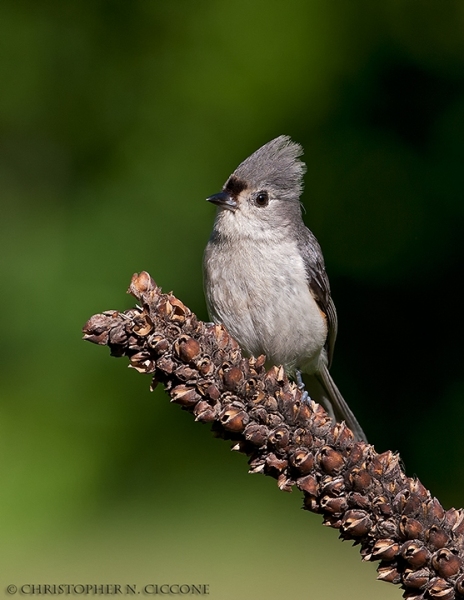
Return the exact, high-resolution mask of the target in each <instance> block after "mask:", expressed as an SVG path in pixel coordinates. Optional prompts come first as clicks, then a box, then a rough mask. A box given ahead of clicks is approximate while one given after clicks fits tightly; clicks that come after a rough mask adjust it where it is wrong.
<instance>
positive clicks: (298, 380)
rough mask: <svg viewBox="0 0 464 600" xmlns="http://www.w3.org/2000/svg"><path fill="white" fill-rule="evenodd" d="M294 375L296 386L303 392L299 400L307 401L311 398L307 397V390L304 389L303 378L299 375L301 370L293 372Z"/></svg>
mask: <svg viewBox="0 0 464 600" xmlns="http://www.w3.org/2000/svg"><path fill="white" fill-rule="evenodd" d="M295 377H296V384H297V386H298V389H299V390H301V391H302V392H303V393H302V394H301V402H309V401H310V400H311V398H310V397H309V394H308V392H307V391H306V390H305V384H304V382H303V378H302V376H301V371H297V372H296V373H295Z"/></svg>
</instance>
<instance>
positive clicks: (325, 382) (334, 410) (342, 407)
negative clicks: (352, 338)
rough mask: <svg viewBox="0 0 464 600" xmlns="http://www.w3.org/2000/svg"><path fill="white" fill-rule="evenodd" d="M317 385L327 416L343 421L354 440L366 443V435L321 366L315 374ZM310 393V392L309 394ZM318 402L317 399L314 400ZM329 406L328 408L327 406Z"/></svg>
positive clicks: (324, 367)
mask: <svg viewBox="0 0 464 600" xmlns="http://www.w3.org/2000/svg"><path fill="white" fill-rule="evenodd" d="M315 377H316V379H317V381H318V383H319V384H320V385H321V387H322V389H323V392H324V394H323V395H324V397H323V398H322V399H321V404H322V405H323V406H324V408H325V409H326V410H327V412H328V413H329V415H330V416H331V417H332V418H333V419H334V420H335V421H336V422H337V423H339V422H340V421H345V423H346V424H347V425H348V427H349V428H350V429H351V431H352V432H353V433H354V436H355V438H356V439H358V440H360V441H363V442H367V438H366V434H365V433H364V431H363V430H362V427H361V425H360V424H359V423H358V420H357V419H356V417H355V416H354V414H353V412H352V410H351V408H350V407H349V406H348V404H347V403H346V402H345V399H344V398H343V396H342V395H341V394H340V391H339V389H338V387H337V386H336V385H335V382H334V380H333V379H332V377H331V376H330V373H329V370H328V369H327V367H326V366H324V365H322V367H321V369H320V371H319V372H318V373H315ZM310 393H311V392H310ZM315 400H316V401H318V402H319V399H318V398H315ZM328 405H330V406H328Z"/></svg>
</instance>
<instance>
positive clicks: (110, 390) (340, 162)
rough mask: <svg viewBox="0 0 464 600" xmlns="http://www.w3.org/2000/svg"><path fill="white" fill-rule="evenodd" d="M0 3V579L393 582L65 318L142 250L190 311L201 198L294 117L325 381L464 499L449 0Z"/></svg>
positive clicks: (223, 587)
mask: <svg viewBox="0 0 464 600" xmlns="http://www.w3.org/2000/svg"><path fill="white" fill-rule="evenodd" d="M0 22H1V24H2V26H1V29H2V43H1V53H2V54H1V63H0V68H1V78H0V81H1V84H2V86H1V87H2V90H1V93H0V187H1V190H0V197H1V210H2V214H1V219H0V230H1V241H2V252H1V267H2V270H1V281H2V290H3V293H2V294H1V299H0V302H1V306H0V319H1V320H2V325H1V332H2V348H3V352H2V361H1V369H2V374H1V380H0V386H1V387H0V394H1V403H0V409H1V416H0V427H1V435H0V445H1V457H2V458H1V472H2V485H1V492H0V519H1V530H2V543H1V551H2V565H3V567H2V571H3V572H2V575H1V578H0V579H1V580H0V588H1V590H0V594H3V593H4V589H5V587H6V586H7V585H8V584H10V583H12V584H16V585H18V586H19V585H21V584H28V583H83V584H85V583H122V584H126V583H131V584H132V583H135V584H137V585H139V586H140V587H142V586H143V585H145V584H150V583H163V582H170V583H185V582H187V583H209V584H210V585H211V588H210V589H211V594H210V596H211V597H212V598H218V599H221V600H222V599H228V598H253V599H257V600H260V599H262V598H263V599H264V598H266V600H271V599H274V598H276V599H277V598H282V597H291V598H313V599H315V598H318V599H325V598H327V599H328V598H333V597H336V596H339V595H340V594H343V596H344V597H345V598H348V597H349V598H364V597H365V598H371V597H372V595H373V594H375V597H376V598H396V597H399V594H400V592H399V590H395V589H394V588H391V589H390V587H389V586H387V585H385V584H380V583H376V582H375V581H374V577H375V573H374V567H373V566H372V565H370V566H369V565H362V564H361V563H360V561H359V559H358V555H357V551H356V550H355V549H350V548H349V546H348V544H344V545H342V544H341V543H339V542H337V541H336V534H335V532H333V531H330V530H326V529H324V528H322V527H321V526H320V524H319V523H320V518H319V517H317V516H314V515H309V514H306V513H303V512H302V511H300V510H299V506H300V503H301V500H300V497H299V494H298V493H293V494H292V495H285V494H282V493H279V492H278V491H277V489H276V486H275V482H274V481H267V480H266V479H264V478H262V477H251V476H249V475H247V473H246V472H247V466H246V459H245V458H244V457H243V456H236V455H235V454H231V453H230V452H229V449H228V444H227V443H225V442H222V441H217V440H214V439H213V438H212V436H211V434H210V433H209V431H208V429H207V428H206V427H201V426H199V425H197V424H195V423H194V422H193V419H191V417H190V416H189V415H187V414H185V413H183V412H182V411H180V410H179V409H178V407H176V406H171V405H169V403H168V402H167V399H166V397H165V396H164V394H163V392H162V390H157V391H156V392H155V393H154V394H150V393H149V392H148V386H149V379H148V378H144V377H142V376H140V375H138V374H137V373H135V372H134V371H128V370H127V369H126V362H125V361H124V360H115V359H111V358H110V357H109V356H108V353H107V352H106V351H105V350H104V349H100V348H97V347H94V346H91V345H89V344H84V343H83V342H82V341H80V337H81V327H82V325H83V324H84V322H85V321H86V320H87V318H88V317H89V316H90V315H91V314H93V313H96V312H99V311H101V310H104V309H110V308H119V309H122V308H126V307H128V306H130V305H131V299H130V298H129V297H127V296H125V295H124V290H125V289H126V287H127V285H128V283H129V280H130V277H131V275H132V273H133V272H135V271H140V270H142V269H146V270H148V271H149V272H150V273H151V274H152V275H153V277H154V278H155V279H156V281H157V282H158V283H159V284H160V285H162V286H163V288H164V289H165V290H166V291H169V290H171V289H172V290H173V291H174V293H175V294H176V295H177V296H178V297H180V298H181V299H182V300H183V301H184V302H186V303H187V304H188V305H189V306H190V307H191V308H192V309H193V310H195V311H196V312H197V313H198V315H199V316H200V317H201V318H206V310H205V304H204V300H203V292H202V282H201V260H202V251H203V247H204V245H205V243H206V240H207V238H208V235H209V231H210V229H211V226H212V221H213V216H214V210H213V208H212V207H211V206H210V205H208V204H207V203H206V202H205V201H204V199H205V198H206V196H208V195H210V194H212V193H214V192H216V191H219V189H220V187H221V185H222V184H223V182H224V181H225V179H226V177H227V176H228V175H229V173H230V172H231V171H232V170H233V169H234V168H235V167H236V166H237V164H238V162H240V161H241V160H242V159H244V158H245V157H246V156H247V155H248V154H250V153H251V152H252V151H253V150H255V149H256V148H257V147H258V146H260V145H261V144H263V143H265V142H267V141H268V140H270V139H271V138H273V137H275V136H277V135H280V134H282V133H286V134H289V135H291V136H292V137H293V138H294V139H295V140H297V141H298V142H300V143H302V144H303V145H304V147H305V160H306V163H307V165H308V172H307V175H306V188H305V194H304V197H303V202H304V205H305V207H306V215H305V220H306V223H307V224H308V225H309V227H310V228H311V229H312V230H313V231H314V232H315V234H316V235H317V237H318V238H319V240H320V242H321V245H322V247H323V250H324V254H325V257H326V263H327V269H328V272H329V276H330V278H331V284H332V289H333V296H334V299H335V303H336V306H337V309H338V313H339V323H340V325H339V338H338V342H337V346H336V351H335V362H334V366H333V375H334V378H335V380H336V381H337V384H338V385H339V387H340V388H341V390H342V392H343V393H344V394H345V396H346V398H347V399H348V401H349V403H350V405H352V407H353V408H354V410H355V412H356V414H357V415H358V417H359V420H360V421H361V423H362V424H363V426H364V428H365V431H366V433H367V434H368V437H369V438H370V440H371V441H372V442H373V443H374V444H375V445H376V448H377V449H378V450H385V449H387V448H390V449H392V450H398V451H400V453H401V455H402V457H403V460H404V462H405V465H406V469H407V471H408V473H409V474H411V475H412V474H417V475H418V476H419V477H420V478H421V480H422V481H423V483H424V484H425V485H427V486H429V487H430V488H431V489H432V491H433V493H434V494H436V495H437V496H438V497H439V498H440V499H441V500H442V502H443V503H444V505H445V506H446V507H449V506H451V505H456V506H462V505H463V504H464V486H463V484H462V481H463V475H464V467H463V464H464V461H463V453H464V441H463V439H464V438H463V436H462V422H463V417H464V403H463V400H464V377H463V370H462V365H463V348H462V337H463V333H464V316H463V314H462V285H461V278H462V275H463V262H464V243H463V220H464V203H463V192H462V189H463V181H462V180H463V162H462V161H463V158H464V142H463V140H464V4H463V2H462V1H461V0H455V1H453V0H449V1H447V2H415V1H413V0H411V1H409V0H407V1H405V2H398V1H395V0H384V1H383V2H372V1H370V0H355V1H351V2H342V1H333V2H332V1H330V2H328V1H326V0H309V1H308V0H288V1H286V2H285V3H282V2H278V1H277V0H266V1H264V0H259V1H252V2H250V1H249V0H247V1H244V0H240V1H225V0H223V1H220V0H203V1H198V2H193V1H188V0H176V1H166V2H162V1H155V0H152V1H148V0H145V1H133V2H128V1H127V0H121V1H103V0H91V1H88V2H87V1H82V2H72V1H71V2H57V1H51V0H50V1H43V2H37V0H30V1H29V2H28V1H25V0H24V1H23V0H4V1H3V2H2V3H1V5H0ZM347 590H352V591H351V592H349V594H348V593H347ZM355 590H357V591H355Z"/></svg>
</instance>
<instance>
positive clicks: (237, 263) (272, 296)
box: [203, 135, 366, 440]
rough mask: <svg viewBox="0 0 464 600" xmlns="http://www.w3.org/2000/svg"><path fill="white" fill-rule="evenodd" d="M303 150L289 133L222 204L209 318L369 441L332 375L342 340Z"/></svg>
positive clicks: (211, 260)
mask: <svg viewBox="0 0 464 600" xmlns="http://www.w3.org/2000/svg"><path fill="white" fill-rule="evenodd" d="M302 153H303V149H302V147H301V146H300V145H299V144H296V143H295V142H292V141H291V139H290V138H289V137H288V136H284V135H281V136H279V137H278V138H276V139H274V140H272V141H270V142H269V143H267V144H265V145H264V146H262V147H261V148H259V150H257V151H256V152H255V153H254V154H252V155H251V156H250V157H248V158H247V159H246V160H245V161H244V162H242V163H241V164H240V165H239V166H238V167H237V169H236V170H235V171H234V172H233V173H232V175H231V176H230V177H229V179H228V180H227V182H226V183H225V185H224V187H223V189H222V192H219V193H218V194H215V195H214V196H210V197H209V198H207V200H208V201H209V202H212V203H213V204H216V205H217V207H218V209H217V214H216V220H215V222H214V228H213V232H212V234H211V237H210V239H209V242H208V245H207V246H206V250H205V256H204V264H203V267H204V285H205V295H206V302H207V305H208V311H209V314H210V318H211V319H212V320H213V321H214V322H215V323H224V325H225V326H226V327H227V329H228V331H229V332H230V334H231V335H232V336H233V337H234V338H235V339H236V340H237V341H238V342H239V344H240V345H241V347H242V348H243V350H244V351H245V352H246V353H247V354H249V355H252V356H259V355H260V354H265V355H266V358H267V361H268V363H270V364H274V365H283V367H284V368H285V371H286V372H287V374H288V375H290V376H291V377H293V378H296V379H297V381H298V383H299V384H300V385H302V380H301V371H303V372H304V373H306V374H307V375H308V376H309V377H308V378H307V382H306V385H307V388H308V390H309V393H310V394H311V396H312V398H313V399H314V400H316V401H317V402H320V403H321V404H322V405H323V406H324V408H325V409H326V410H327V411H328V413H329V415H330V416H331V417H332V418H333V419H334V420H336V421H342V420H344V421H346V423H347V425H348V426H349V427H350V429H351V430H352V431H353V433H354V434H355V436H356V437H357V438H358V439H360V440H365V439H366V437H365V435H364V432H363V430H362V429H361V427H360V425H359V423H358V421H357V420H356V417H355V416H354V414H353V413H352V412H351V410H350V408H349V406H348V405H347V403H346V402H345V400H344V399H343V397H342V395H341V394H340V392H339V391H338V388H337V386H336V385H335V383H334V382H333V380H332V378H331V376H330V374H329V371H328V368H329V367H330V364H331V361H332V355H333V350H334V344H335V338H336V336H337V313H336V311H335V306H334V303H333V301H332V298H331V296H330V285H329V280H328V277H327V274H326V271H325V266H324V258H323V256H322V252H321V248H320V246H319V243H318V241H317V240H316V238H315V236H314V235H313V233H312V232H311V231H310V230H309V229H308V228H307V227H306V226H305V225H304V223H303V219H302V217H301V205H300V194H301V192H302V188H303V174H304V173H305V171H306V167H305V164H304V163H303V162H302V161H301V160H299V158H298V157H299V156H301V154H302Z"/></svg>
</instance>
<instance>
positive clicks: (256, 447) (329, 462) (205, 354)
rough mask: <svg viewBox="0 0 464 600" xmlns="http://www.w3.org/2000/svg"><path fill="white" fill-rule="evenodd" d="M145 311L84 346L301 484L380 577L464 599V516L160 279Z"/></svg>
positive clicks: (282, 483) (447, 599) (283, 483)
mask: <svg viewBox="0 0 464 600" xmlns="http://www.w3.org/2000/svg"><path fill="white" fill-rule="evenodd" d="M128 291H129V292H130V293H131V294H132V295H133V296H135V297H136V298H137V300H138V301H139V302H140V304H141V308H139V307H137V308H132V309H130V310H127V311H125V312H124V313H120V312H118V311H106V312H104V313H102V314H99V315H94V316H93V317H92V318H91V319H90V320H89V321H88V322H87V323H86V325H85V326H84V339H85V340H88V341H90V342H93V343H95V344H100V345H106V346H109V348H110V350H111V354H112V355H113V356H128V358H129V361H130V365H131V366H132V367H133V368H135V369H137V370H138V371H140V372H141V373H150V374H152V376H153V379H152V386H151V387H152V389H153V388H154V387H155V386H156V385H157V383H158V382H160V383H162V384H164V386H165V389H166V391H167V392H168V394H169V395H170V397H171V401H172V402H176V403H177V404H180V405H181V406H182V407H183V408H184V409H186V410H188V411H189V412H191V413H193V415H194V416H195V419H196V420H197V421H201V422H203V423H212V425H213V429H214V430H215V432H217V434H218V435H219V436H221V437H223V438H226V439H231V440H233V443H234V446H233V448H234V449H235V450H238V451H240V452H244V453H246V454H247V455H248V456H249V457H250V459H249V464H250V472H252V473H264V474H265V475H270V476H272V477H274V478H275V479H277V484H278V486H279V488H280V489H281V490H285V491H290V490H291V488H292V487H293V486H297V487H298V489H300V490H301V491H302V492H303V494H304V508H305V509H306V510H310V511H312V512H316V513H320V514H322V516H323V519H324V524H325V525H329V526H330V527H335V528H337V529H339V531H340V537H341V538H343V539H351V540H355V541H356V542H358V543H359V544H360V546H361V555H362V557H363V559H364V560H371V561H377V560H379V561H380V565H379V567H378V578H379V579H381V580H382V581H388V582H390V583H396V584H400V585H401V586H402V588H403V589H404V590H405V593H404V595H405V597H407V598H409V599H417V600H419V599H422V598H423V599H426V598H431V599H435V598H437V599H440V600H451V599H453V598H456V599H458V598H464V568H463V550H462V549H463V541H464V513H463V511H462V510H461V509H459V510H456V509H454V508H452V509H450V510H447V511H445V510H444V509H443V507H442V506H441V504H440V502H439V501H438V500H437V499H436V498H433V497H432V496H431V494H430V492H429V491H428V490H427V489H426V488H425V487H424V486H423V485H422V484H421V483H420V481H419V480H418V479H415V478H409V477H406V475H405V473H404V471H403V470H402V467H401V463H400V460H399V457H398V455H397V454H394V453H392V452H389V451H388V452H384V453H383V454H377V452H375V450H374V448H373V447H372V446H371V445H369V444H366V443H364V442H356V441H354V438H353V434H352V432H351V431H350V430H349V429H348V428H347V427H346V425H345V424H344V423H339V424H333V423H332V421H331V420H330V418H329V417H328V416H327V414H326V412H325V411H324V410H323V409H322V407H321V406H319V405H317V404H314V403H310V404H308V403H302V402H301V392H300V390H299V389H298V388H297V387H296V386H295V385H294V384H293V383H292V382H290V381H289V380H288V379H287V377H286V375H285V373H284V371H283V369H282V368H281V367H273V368H272V369H271V370H270V371H266V370H265V368H264V357H263V356H260V357H258V358H250V359H249V358H244V357H243V356H242V353H241V351H240V348H239V346H238V344H237V342H236V341H235V340H233V339H232V338H231V337H230V336H229V334H228V333H227V331H226V329H225V328H224V327H222V326H218V325H208V324H205V323H203V322H200V321H198V319H197V317H196V316H195V315H194V314H193V313H192V312H191V311H190V310H189V309H188V308H187V307H186V306H185V305H184V304H183V303H182V302H181V301H180V300H178V299H177V298H176V297H175V296H173V295H172V294H162V293H161V290H160V288H158V287H157V285H156V284H155V282H154V281H153V279H152V278H151V277H150V276H149V274H148V273H146V272H142V273H140V275H138V274H135V275H134V276H133V278H132V281H131V285H130V288H129V290H128Z"/></svg>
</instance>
